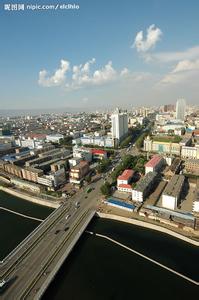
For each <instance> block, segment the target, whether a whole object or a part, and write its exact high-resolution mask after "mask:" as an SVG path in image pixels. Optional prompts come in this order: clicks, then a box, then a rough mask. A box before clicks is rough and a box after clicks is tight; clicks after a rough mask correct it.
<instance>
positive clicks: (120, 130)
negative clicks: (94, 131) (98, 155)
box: [111, 108, 128, 143]
mask: <svg viewBox="0 0 199 300" xmlns="http://www.w3.org/2000/svg"><path fill="white" fill-rule="evenodd" d="M111 121H112V128H111V131H112V137H113V138H114V139H117V142H118V143H120V141H121V140H122V139H123V138H124V137H125V136H126V134H127V132H128V116H127V113H124V112H120V110H119V108H116V110H115V112H114V113H113V114H112V115H111Z"/></svg>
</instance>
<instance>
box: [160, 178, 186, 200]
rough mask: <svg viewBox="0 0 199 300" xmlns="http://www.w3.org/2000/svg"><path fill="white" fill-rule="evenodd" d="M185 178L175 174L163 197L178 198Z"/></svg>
mask: <svg viewBox="0 0 199 300" xmlns="http://www.w3.org/2000/svg"><path fill="white" fill-rule="evenodd" d="M184 179H185V177H184V176H183V175H177V174H175V175H174V176H173V177H172V178H171V180H170V181H169V183H168V184H167V186H166V188H165V190H164V192H163V195H168V196H173V197H176V196H178V195H179V193H180V192H181V189H182V186H183V183H184Z"/></svg>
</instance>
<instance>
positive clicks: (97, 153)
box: [91, 149, 107, 160]
mask: <svg viewBox="0 0 199 300" xmlns="http://www.w3.org/2000/svg"><path fill="white" fill-rule="evenodd" d="M91 153H92V155H93V159H100V160H102V159H107V152H106V151H105V150H101V149H91Z"/></svg>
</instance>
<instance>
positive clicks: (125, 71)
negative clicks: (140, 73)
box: [120, 68, 130, 76]
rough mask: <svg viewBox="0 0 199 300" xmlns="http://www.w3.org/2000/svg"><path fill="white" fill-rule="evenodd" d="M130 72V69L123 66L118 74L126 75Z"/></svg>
mask: <svg viewBox="0 0 199 300" xmlns="http://www.w3.org/2000/svg"><path fill="white" fill-rule="evenodd" d="M129 73H130V71H129V70H128V69H127V68H124V69H123V70H122V71H121V72H120V75H121V76H126V75H128V74H129Z"/></svg>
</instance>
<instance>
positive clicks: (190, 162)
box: [185, 159, 199, 174]
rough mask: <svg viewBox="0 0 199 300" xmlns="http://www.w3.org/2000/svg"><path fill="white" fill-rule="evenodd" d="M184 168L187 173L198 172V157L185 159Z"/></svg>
mask: <svg viewBox="0 0 199 300" xmlns="http://www.w3.org/2000/svg"><path fill="white" fill-rule="evenodd" d="M185 170H186V172H188V173H193V174H199V159H187V160H186V161H185Z"/></svg>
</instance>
